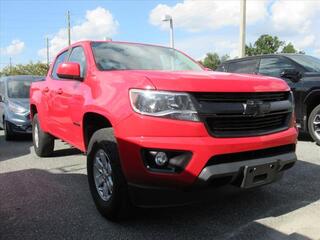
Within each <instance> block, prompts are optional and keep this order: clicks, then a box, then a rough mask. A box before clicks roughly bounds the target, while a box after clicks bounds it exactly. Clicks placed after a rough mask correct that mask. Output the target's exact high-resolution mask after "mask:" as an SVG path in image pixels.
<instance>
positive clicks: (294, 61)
mask: <svg viewBox="0 0 320 240" xmlns="http://www.w3.org/2000/svg"><path fill="white" fill-rule="evenodd" d="M217 71H221V72H232V73H250V74H261V75H266V76H272V77H279V78H282V79H283V80H285V81H286V82H287V83H288V84H289V86H290V87H291V89H292V92H293V94H294V97H295V104H296V106H295V112H296V116H297V125H298V127H299V128H300V132H308V133H309V134H310V135H311V137H312V138H313V139H314V140H315V141H316V143H317V144H319V145H320V59H318V58H315V57H312V56H308V55H303V54H270V55H259V56H253V57H245V58H238V59H234V60H229V61H226V62H223V63H222V64H221V65H220V66H219V67H218V69H217Z"/></svg>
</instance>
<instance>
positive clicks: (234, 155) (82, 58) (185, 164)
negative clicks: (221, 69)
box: [30, 41, 297, 220]
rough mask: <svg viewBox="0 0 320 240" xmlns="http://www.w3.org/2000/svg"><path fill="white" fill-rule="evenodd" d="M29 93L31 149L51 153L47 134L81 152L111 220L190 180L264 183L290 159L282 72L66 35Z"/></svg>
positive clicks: (292, 131) (289, 113) (289, 103)
mask: <svg viewBox="0 0 320 240" xmlns="http://www.w3.org/2000/svg"><path fill="white" fill-rule="evenodd" d="M30 96H31V101H30V109H31V118H32V122H33V130H32V131H33V142H34V149H35V152H36V153H37V154H38V156H40V157H47V156H50V155H51V154H52V153H53V150H54V139H55V138H59V139H62V140H64V141H66V142H68V143H70V144H71V145H73V146H75V147H76V148H78V149H80V150H81V151H83V152H85V153H86V154H87V172H88V180H89V186H90V190H91V194H92V197H93V200H94V202H95V204H96V206H97V209H98V210H99V211H100V213H101V214H102V215H103V216H105V217H107V218H109V219H111V220H115V219H118V218H119V216H123V215H122V214H125V213H126V211H127V207H128V206H130V205H131V204H133V205H138V206H146V205H149V204H153V205H158V204H166V205H167V204H172V202H175V203H176V201H177V199H176V198H179V197H181V196H183V197H184V196H185V194H187V193H188V194H191V195H197V193H195V192H192V191H188V190H191V189H193V188H196V189H197V188H202V187H212V186H213V185H214V186H217V185H224V184H229V183H232V184H235V185H238V186H240V187H242V188H251V187H257V186H261V185H264V184H268V183H271V182H274V181H275V180H277V179H279V178H280V177H281V176H282V174H283V173H284V171H285V170H287V169H289V168H290V167H292V166H293V165H294V163H295V161H296V154H295V144H296V140H297V129H296V124H295V118H294V114H293V96H292V95H291V94H290V88H289V86H288V85H287V84H286V83H285V82H284V81H282V80H280V79H277V78H266V77H263V76H254V77H253V76H252V75H238V74H226V73H215V72H212V71H205V69H203V68H202V67H201V66H200V65H199V64H198V63H197V62H196V61H194V60H193V59H191V58H189V57H187V56H186V55H185V54H183V53H182V52H180V51H178V50H174V49H172V48H166V47H161V46H154V45H147V44H137V43H124V42H112V41H101V42H95V41H83V42H78V43H74V44H73V45H71V46H70V47H68V48H65V49H63V50H62V51H61V52H60V53H59V54H58V55H57V57H56V59H55V61H54V63H53V65H52V67H51V69H50V70H49V72H48V75H47V77H46V80H45V81H44V82H36V83H32V86H31V90H30ZM174 193H177V194H174ZM165 196H166V197H165ZM183 197H182V198H183ZM161 198H164V200H166V201H168V202H169V203H163V201H162V200H161V201H160V199H161ZM183 200H185V199H183Z"/></svg>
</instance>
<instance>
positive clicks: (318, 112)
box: [308, 104, 320, 145]
mask: <svg viewBox="0 0 320 240" xmlns="http://www.w3.org/2000/svg"><path fill="white" fill-rule="evenodd" d="M308 129H309V134H310V135H311V137H312V138H313V140H314V141H315V142H316V143H317V144H318V145H320V104H319V105H318V106H316V107H315V108H314V109H313V110H312V112H311V113H310V116H309V120H308Z"/></svg>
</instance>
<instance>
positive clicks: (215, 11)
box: [149, 0, 268, 32]
mask: <svg viewBox="0 0 320 240" xmlns="http://www.w3.org/2000/svg"><path fill="white" fill-rule="evenodd" d="M165 14H170V15H171V16H172V17H173V19H174V25H175V27H178V28H182V29H185V30H187V31H191V32H195V31H201V30H206V29H218V28H221V27H224V26H230V25H231V26H236V25H238V24H239V15H240V1H238V0H229V1H222V0H202V1H197V0H184V1H183V2H182V3H178V4H176V5H174V6H168V5H165V4H159V5H157V6H156V7H155V8H154V9H153V10H152V11H151V12H150V15H149V21H150V23H151V24H153V25H155V26H160V27H161V28H162V29H165V28H167V27H168V24H167V23H164V22H163V21H161V19H162V18H163V16H164V15H165ZM267 14H268V12H267V1H266V0H260V1H247V23H248V24H253V23H255V22H257V21H259V20H263V19H264V18H265V17H267Z"/></svg>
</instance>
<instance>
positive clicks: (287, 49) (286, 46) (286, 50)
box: [281, 42, 298, 53]
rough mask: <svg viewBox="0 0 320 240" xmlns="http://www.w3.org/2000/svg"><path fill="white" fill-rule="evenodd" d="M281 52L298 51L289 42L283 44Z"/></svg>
mask: <svg viewBox="0 0 320 240" xmlns="http://www.w3.org/2000/svg"><path fill="white" fill-rule="evenodd" d="M281 52H282V53H298V51H297V50H296V49H295V48H294V46H293V44H292V43H291V42H290V43H288V44H287V45H285V46H284V47H283V49H282V51H281Z"/></svg>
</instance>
